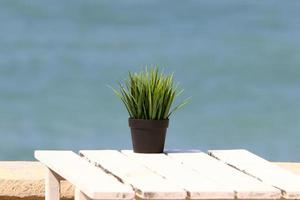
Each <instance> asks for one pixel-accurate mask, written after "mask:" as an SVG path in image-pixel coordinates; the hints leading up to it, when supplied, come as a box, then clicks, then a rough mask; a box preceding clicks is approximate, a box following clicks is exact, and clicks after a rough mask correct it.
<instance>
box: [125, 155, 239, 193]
mask: <svg viewBox="0 0 300 200" xmlns="http://www.w3.org/2000/svg"><path fill="white" fill-rule="evenodd" d="M121 152H122V153H123V154H125V155H126V156H128V158H129V159H132V160H135V161H136V162H139V163H141V164H143V165H144V166H146V167H147V168H149V169H151V170H152V171H153V172H155V173H157V174H160V175H161V176H163V177H165V178H166V179H167V180H170V181H171V182H173V183H175V184H177V185H178V186H180V187H182V188H184V189H185V190H186V191H188V194H189V199H234V197H235V196H234V191H233V189H232V188H230V187H227V186H225V185H224V184H219V183H218V182H216V181H213V180H211V179H210V178H209V177H207V176H206V175H201V174H199V173H197V172H196V171H194V170H192V169H191V168H189V167H185V166H183V165H182V164H180V163H179V162H176V161H175V160H173V159H171V158H169V157H168V156H166V155H165V154H141V153H134V152H133V151H130V150H123V151H121Z"/></svg>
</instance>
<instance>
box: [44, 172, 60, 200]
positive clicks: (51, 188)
mask: <svg viewBox="0 0 300 200" xmlns="http://www.w3.org/2000/svg"><path fill="white" fill-rule="evenodd" d="M59 199H60V180H59V178H58V177H57V175H56V174H55V172H53V171H52V170H50V169H49V168H48V169H47V172H46V177H45V200H59Z"/></svg>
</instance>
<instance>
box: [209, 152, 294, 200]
mask: <svg viewBox="0 0 300 200" xmlns="http://www.w3.org/2000/svg"><path fill="white" fill-rule="evenodd" d="M209 153H210V154H211V155H212V156H214V157H216V158H218V159H219V160H221V161H223V162H225V163H227V164H228V165H230V166H233V167H235V168H237V169H238V170H240V171H243V172H244V173H246V174H249V175H251V176H253V177H256V178H257V179H259V180H261V181H262V182H264V183H268V184H270V185H273V186H275V187H277V188H280V189H281V190H282V192H283V196H284V198H287V199H300V176H297V175H295V174H293V173H291V172H289V171H287V170H285V169H283V168H280V167H278V166H276V165H275V164H272V163H271V162H269V161H267V160H265V159H263V158H261V157H259V156H257V155H255V154H253V153H251V152H249V151H247V150H243V149H240V150H216V151H209Z"/></svg>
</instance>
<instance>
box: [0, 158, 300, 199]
mask: <svg viewBox="0 0 300 200" xmlns="http://www.w3.org/2000/svg"><path fill="white" fill-rule="evenodd" d="M275 164H277V165H279V166H280V167H283V168H285V169H287V170H290V171H291V172H293V173H295V174H298V175H300V163H275ZM44 174H45V167H44V166H43V165H41V164H40V163H39V162H28V161H22V162H20V161H12V162H0V200H21V199H22V200H43V199H44V193H45V190H44ZM61 193H62V195H61V198H62V199H63V200H73V198H74V196H73V194H74V188H73V186H72V185H71V184H70V183H68V182H67V181H63V182H62V185H61Z"/></svg>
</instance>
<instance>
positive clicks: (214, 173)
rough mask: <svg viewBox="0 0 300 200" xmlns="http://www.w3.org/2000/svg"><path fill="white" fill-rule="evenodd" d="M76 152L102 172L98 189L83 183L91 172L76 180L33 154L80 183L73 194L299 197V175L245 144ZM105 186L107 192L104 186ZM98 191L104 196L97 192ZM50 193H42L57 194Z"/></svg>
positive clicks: (39, 154)
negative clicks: (159, 151)
mask: <svg viewBox="0 0 300 200" xmlns="http://www.w3.org/2000/svg"><path fill="white" fill-rule="evenodd" d="M60 152H61V151H60ZM48 153H50V154H51V155H52V154H53V152H48ZM56 153H57V152H56ZM79 153H80V155H81V156H82V158H80V159H81V161H82V160H84V162H83V163H82V164H81V165H84V166H83V167H91V166H93V167H94V168H93V169H92V171H93V170H95V169H96V168H97V170H98V172H97V173H99V174H101V177H99V179H97V180H93V183H94V184H91V185H92V188H95V190H96V189H97V188H98V190H99V188H102V190H101V191H97V193H96V192H92V189H91V188H89V187H91V186H88V185H86V184H87V183H86V182H88V181H89V179H95V177H93V176H94V175H93V174H91V173H90V174H89V175H88V177H87V176H86V175H84V176H85V179H84V181H85V182H84V181H81V180H79V179H80V178H76V177H77V176H80V175H78V171H77V172H75V171H74V172H73V174H77V176H74V175H72V173H71V172H67V173H66V172H64V170H62V166H60V168H59V167H56V166H55V165H57V164H53V161H51V159H47V156H45V155H44V154H43V152H42V151H38V152H36V158H37V159H38V160H40V161H41V162H42V163H44V164H45V165H46V166H47V167H48V168H49V169H50V170H51V171H52V170H53V171H54V172H55V174H58V175H59V176H62V177H65V178H66V179H67V180H69V181H70V182H71V183H73V184H75V185H76V187H78V188H79V189H80V191H81V192H82V193H81V195H84V198H80V197H78V196H77V197H76V199H207V200H208V199H211V200H213V199H214V200H216V199H253V200H255V199H265V200H267V199H300V176H297V175H295V174H292V173H291V172H289V171H287V170H285V169H282V168H280V167H278V166H276V165H274V164H272V163H270V162H268V161H266V160H264V159H263V158H260V157H258V156H256V155H254V154H252V153H250V152H249V151H246V150H222V151H221V150H219V151H209V152H208V153H204V152H201V151H197V150H195V151H185V152H183V151H169V152H166V153H165V154H136V153H133V152H132V151H130V150H121V151H117V150H82V151H80V152H79ZM50 154H49V155H50ZM58 154H59V153H57V155H58ZM72 156H73V155H72ZM72 156H71V157H72ZM67 157H70V155H69V156H66V159H67ZM74 159H75V157H74ZM76 159H77V158H76ZM76 159H75V160H76ZM81 161H80V162H81ZM60 162H63V160H61V161H60ZM66 162H68V161H66ZM71 162H73V160H72V161H69V163H71ZM58 163H59V162H58ZM85 163H86V164H85ZM50 165H51V166H50ZM73 165H74V164H69V166H68V167H69V168H72V166H73ZM85 165H87V166H85ZM95 166H96V167H95ZM83 167H82V169H83ZM73 168H76V166H73ZM89 170H90V169H89ZM97 170H95V171H97ZM93 173H94V172H93ZM83 174H84V172H83V173H82V176H83ZM99 176H100V175H99ZM102 176H103V177H105V176H107V177H109V178H107V177H106V178H105V179H104V178H103V177H102ZM70 179H71V180H70ZM102 179H103V180H104V181H102V182H101V180H102ZM111 179H115V180H111ZM114 181H115V182H114ZM105 185H106V186H105ZM107 185H108V186H107ZM104 186H105V187H104ZM123 186H124V187H123ZM109 187H111V188H110V189H108V190H109V191H110V193H109V192H107V191H106V190H105V189H103V188H106V189H107V188H109ZM46 189H47V188H46ZM47 191H50V189H48V190H47ZM101 192H102V193H103V194H105V195H106V196H105V195H104V196H101V194H102V193H101ZM131 192H132V195H131ZM108 194H109V195H108ZM85 195H87V196H85ZM79 196H80V195H79ZM50 197H53V195H50ZM50 197H48V199H47V197H46V199H47V200H56V199H57V198H56V199H55V198H50ZM56 197H57V195H56Z"/></svg>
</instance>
